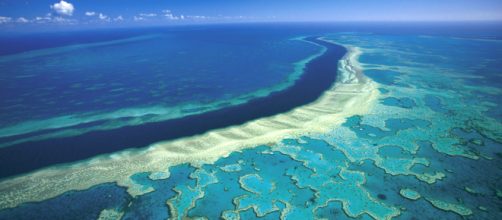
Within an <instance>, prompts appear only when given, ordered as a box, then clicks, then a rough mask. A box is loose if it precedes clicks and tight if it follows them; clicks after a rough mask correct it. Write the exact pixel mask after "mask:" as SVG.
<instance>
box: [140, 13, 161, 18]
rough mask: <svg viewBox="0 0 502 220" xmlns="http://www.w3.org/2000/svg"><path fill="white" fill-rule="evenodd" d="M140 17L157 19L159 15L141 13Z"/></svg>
mask: <svg viewBox="0 0 502 220" xmlns="http://www.w3.org/2000/svg"><path fill="white" fill-rule="evenodd" d="M139 16H141V17H156V16H157V14H155V13H141V14H139Z"/></svg>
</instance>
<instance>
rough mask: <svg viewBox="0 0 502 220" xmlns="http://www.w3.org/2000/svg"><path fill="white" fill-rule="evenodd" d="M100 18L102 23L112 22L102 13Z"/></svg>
mask: <svg viewBox="0 0 502 220" xmlns="http://www.w3.org/2000/svg"><path fill="white" fill-rule="evenodd" d="M98 17H99V19H100V20H102V21H110V17H108V16H107V15H104V14H102V13H99V15H98Z"/></svg>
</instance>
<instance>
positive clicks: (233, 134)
mask: <svg viewBox="0 0 502 220" xmlns="http://www.w3.org/2000/svg"><path fill="white" fill-rule="evenodd" d="M350 51H351V52H349V53H348V55H346V56H345V57H344V59H352V60H351V61H344V63H352V64H357V60H355V58H356V57H354V56H353V55H352V54H351V53H357V49H350ZM335 64H336V62H335ZM339 67H340V68H339V69H338V71H339V72H338V74H339V75H354V76H351V77H349V76H345V77H342V78H341V79H344V80H340V81H338V82H337V83H335V85H333V86H332V88H331V89H329V90H328V91H326V92H325V93H324V94H323V95H322V96H321V97H320V98H319V99H318V100H316V101H315V102H314V103H311V104H307V105H305V106H302V107H298V108H295V109H293V110H292V111H290V112H287V113H284V114H279V115H275V116H271V117H266V118H260V119H257V120H255V121H251V122H247V123H245V124H243V125H238V126H231V127H228V128H224V129H217V130H212V131H210V132H207V133H206V134H202V135H196V136H193V137H189V138H181V139H179V140H174V141H167V142H160V143H156V144H154V145H152V146H150V147H148V148H146V149H144V150H142V149H139V150H126V151H123V152H119V153H115V154H111V155H104V156H99V157H96V158H93V159H91V160H88V161H84V162H80V163H77V164H71V165H65V166H56V167H51V168H47V169H43V170H40V171H36V172H33V173H30V174H28V175H25V176H19V177H16V178H13V179H9V180H6V181H3V182H2V184H1V189H0V191H2V192H7V193H5V194H3V193H2V195H1V196H2V197H3V198H5V199H3V200H2V201H3V202H1V203H0V206H1V207H12V206H15V205H16V204H19V203H22V202H26V201H40V200H43V199H46V198H51V197H54V196H56V195H59V194H61V193H63V192H65V191H68V190H77V189H86V188H89V187H91V186H93V185H96V184H99V183H105V182H118V183H119V185H122V186H127V187H128V191H129V192H130V193H131V194H132V195H138V194H142V193H144V191H142V190H140V189H141V187H139V189H138V186H136V184H135V183H134V182H133V181H131V180H130V179H129V177H128V176H130V175H133V174H134V173H138V172H166V168H167V167H169V166H172V165H176V164H181V163H186V162H190V163H194V164H197V163H205V162H211V161H215V160H217V159H218V158H220V157H222V156H226V155H228V154H230V153H231V152H234V151H236V150H239V149H243V148H246V147H252V146H256V145H259V144H266V143H273V142H277V141H280V140H281V139H283V138H284V137H288V136H293V137H294V136H298V135H302V134H305V133H315V132H322V131H325V130H327V129H329V128H331V127H333V126H336V125H339V124H341V123H342V122H343V120H344V118H346V117H347V116H349V115H353V114H357V113H360V114H363V113H364V112H365V111H367V109H368V108H369V107H370V106H371V105H372V103H374V100H376V97H377V94H378V92H377V90H376V88H375V84H374V83H373V82H372V81H371V80H368V79H367V78H365V77H364V76H363V75H362V74H361V72H360V71H359V70H358V69H357V66H356V65H354V66H350V68H347V67H348V65H340V66H339ZM356 70H357V71H356ZM328 74H329V73H328ZM331 74H333V75H335V74H336V72H335V73H331ZM349 78H350V80H345V79H349ZM96 172H99V173H100V175H99V176H96V175H95V174H96ZM42 179H43V180H42ZM62 179H64V181H61V180H62ZM41 183H42V184H41ZM23 185H24V187H23ZM13 186H15V188H16V189H17V190H14V191H13V190H12V187H13ZM54 186H57V187H54ZM23 188H24V189H23ZM33 189H36V190H35V191H32V190H33ZM28 191H30V192H28ZM51 191H52V192H51ZM29 194H31V195H29ZM32 196H33V197H32Z"/></svg>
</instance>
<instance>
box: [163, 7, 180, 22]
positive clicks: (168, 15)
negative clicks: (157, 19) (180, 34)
mask: <svg viewBox="0 0 502 220" xmlns="http://www.w3.org/2000/svg"><path fill="white" fill-rule="evenodd" d="M162 13H164V17H166V18H167V19H169V20H180V19H181V20H183V19H185V16H183V15H181V16H176V15H174V14H173V13H172V12H171V10H168V9H166V10H162Z"/></svg>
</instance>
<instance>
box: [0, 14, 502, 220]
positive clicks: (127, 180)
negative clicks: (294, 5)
mask: <svg viewBox="0 0 502 220" xmlns="http://www.w3.org/2000/svg"><path fill="white" fill-rule="evenodd" d="M0 44H1V45H2V47H0V219H168V218H169V219H502V25H501V24H499V23H474V22H471V23H435V24H433V23H402V24H401V23H283V24H240V25H230V24H228V25H193V26H183V27H156V28H141V29H117V30H88V31H79V32H65V33H60V32H54V33H45V34H36V35H35V34H20V33H17V34H16V33H1V32H0Z"/></svg>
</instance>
